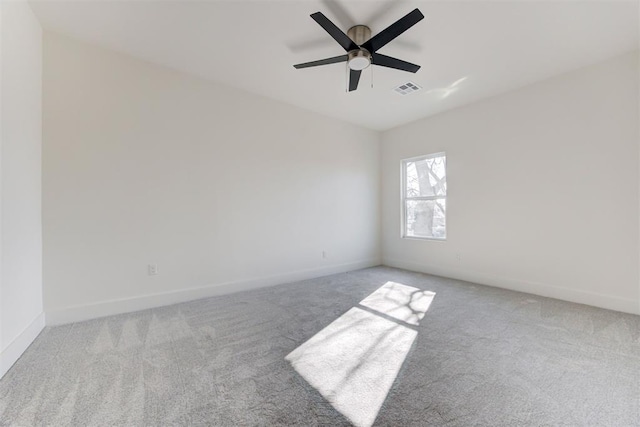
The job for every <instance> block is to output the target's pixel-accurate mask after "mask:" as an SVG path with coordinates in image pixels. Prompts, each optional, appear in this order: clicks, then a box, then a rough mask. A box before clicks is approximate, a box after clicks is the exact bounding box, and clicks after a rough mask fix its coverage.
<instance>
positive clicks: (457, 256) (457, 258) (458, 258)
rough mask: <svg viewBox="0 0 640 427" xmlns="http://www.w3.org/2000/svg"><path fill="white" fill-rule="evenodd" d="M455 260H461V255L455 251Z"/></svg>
mask: <svg viewBox="0 0 640 427" xmlns="http://www.w3.org/2000/svg"><path fill="white" fill-rule="evenodd" d="M456 261H458V262H460V261H462V256H461V255H460V252H456Z"/></svg>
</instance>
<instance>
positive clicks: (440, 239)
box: [401, 236, 447, 242]
mask: <svg viewBox="0 0 640 427" xmlns="http://www.w3.org/2000/svg"><path fill="white" fill-rule="evenodd" d="M401 238H402V239H407V240H433V241H436V242H446V241H447V238H446V237H419V236H402V237H401Z"/></svg>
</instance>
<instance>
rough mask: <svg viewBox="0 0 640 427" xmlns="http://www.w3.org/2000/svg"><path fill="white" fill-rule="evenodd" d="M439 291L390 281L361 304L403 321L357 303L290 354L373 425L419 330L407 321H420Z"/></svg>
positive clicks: (335, 400) (337, 404) (329, 396)
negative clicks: (377, 312)
mask: <svg viewBox="0 0 640 427" xmlns="http://www.w3.org/2000/svg"><path fill="white" fill-rule="evenodd" d="M434 295H435V294H434V293H433V292H424V291H421V290H419V289H416V288H412V287H409V286H404V285H401V284H398V283H393V282H387V283H386V284H385V285H383V286H382V287H380V288H379V289H378V290H376V291H375V292H374V293H372V294H371V295H369V296H368V297H367V298H365V299H364V300H363V301H362V302H361V305H363V306H365V307H367V308H368V309H369V310H377V311H379V312H380V313H383V314H384V315H386V316H390V317H393V318H396V319H399V320H401V321H402V322H398V321H394V320H390V319H389V318H386V317H383V316H381V315H377V314H375V313H372V312H370V311H368V310H363V309H361V308H358V307H353V308H351V309H350V310H349V311H347V312H346V313H345V314H343V315H342V316H340V317H339V318H338V319H336V320H334V321H333V322H332V323H331V324H330V325H328V326H327V327H326V328H324V329H323V330H321V331H320V332H318V333H317V334H316V335H314V336H313V337H311V338H310V339H309V340H308V341H306V342H305V343H304V344H302V345H300V346H299V347H298V348H296V349H295V350H293V351H292V352H291V353H289V354H288V355H287V356H286V357H285V360H287V361H288V362H289V363H291V366H292V367H293V368H294V369H295V370H296V371H297V372H298V373H299V374H300V375H301V376H302V377H303V378H304V379H305V380H306V381H307V382H308V383H309V384H310V385H311V386H312V387H314V388H315V389H316V390H317V391H318V392H319V393H320V394H321V395H322V396H323V397H324V398H325V399H326V400H327V401H328V402H329V403H330V404H331V405H332V406H333V407H334V408H335V409H336V410H337V411H338V412H340V413H341V414H342V415H344V416H345V417H346V418H347V419H349V421H351V422H352V423H353V424H354V425H356V426H358V427H368V426H371V425H372V424H373V423H374V421H375V420H376V417H377V415H378V412H379V411H380V408H381V407H382V404H383V403H384V401H385V399H386V397H387V394H388V393H389V390H390V389H391V386H392V385H393V382H394V381H395V379H396V377H397V376H398V372H399V371H400V369H401V368H402V364H403V363H404V360H405V358H406V356H407V353H408V352H409V350H410V349H411V345H412V344H413V341H414V340H415V338H416V336H417V331H416V330H415V329H413V328H412V327H409V326H406V324H403V323H404V322H406V323H409V324H413V325H417V324H418V321H419V320H420V319H422V317H424V313H425V312H426V311H427V309H428V308H429V305H430V304H431V301H432V300H433V296H434ZM365 303H366V304H365ZM401 306H406V307H405V309H402V308H401Z"/></svg>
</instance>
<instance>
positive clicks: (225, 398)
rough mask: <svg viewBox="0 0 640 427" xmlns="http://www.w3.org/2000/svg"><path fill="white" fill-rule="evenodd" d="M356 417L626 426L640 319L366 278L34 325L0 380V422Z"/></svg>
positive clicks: (446, 283)
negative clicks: (37, 330)
mask: <svg viewBox="0 0 640 427" xmlns="http://www.w3.org/2000/svg"><path fill="white" fill-rule="evenodd" d="M387 282H395V283H396V284H400V285H398V286H396V285H393V284H391V285H389V284H387ZM385 284H387V287H383V288H382V289H381V287H382V286H383V285H385ZM402 285H404V286H402ZM389 286H391V288H389ZM393 286H396V287H395V288H394V287H393ZM414 288H415V289H414ZM376 291H377V292H376ZM434 293H435V295H434ZM404 298H408V300H404ZM371 423H373V425H380V426H401V425H402V426H429V425H435V426H445V425H446V426H472V425H476V426H544V425H549V426H551V425H553V426H634V425H637V426H640V316H633V315H626V314H621V313H616V312H612V311H607V310H601V309H597V308H592V307H587V306H583V305H578V304H572V303H567V302H562V301H557V300H553V299H547V298H541V297H537V296H532V295H527V294H522V293H517V292H510V291H505V290H500V289H496V288H490V287H484V286H480V285H473V284H470V283H465V282H460V281H456V280H451V279H444V278H439V277H433V276H428V275H423V274H418V273H412V272H407V271H402V270H396V269H391V268H385V267H376V268H370V269H366V270H360V271H356V272H351V273H345V274H338V275H334V276H329V277H324V278H320V279H314V280H307V281H303V282H297V283H292V284H286V285H281V286H277V287H272V288H267V289H262V290H257V291H251V292H244V293H238V294H234V295H228V296H222V297H216V298H210V299H205V300H199V301H194V302H190V303H184V304H178V305H173V306H169V307H163V308H158V309H153V310H146V311H142V312H137V313H131V314H126V315H119V316H113V317H108V318H103V319H97V320H92V321H87V322H81V323H75V324H72V325H65V326H59V327H53V328H46V329H45V330H44V331H43V333H42V334H41V335H40V336H39V337H38V338H37V339H36V341H35V342H34V343H33V345H32V346H31V347H30V348H29V349H28V350H27V351H26V352H25V354H24V355H23V356H22V357H21V358H20V360H18V362H17V363H16V364H15V365H14V367H13V368H12V369H11V370H10V371H9V372H8V373H7V375H5V377H4V378H3V379H2V380H1V381H0V424H1V425H21V426H22V425H25V426H28V425H55V426H60V425H82V426H85V425H104V426H107V425H109V426H115V425H129V426H134V425H135V426H139V425H216V426H271V425H300V426H314V425H331V426H339V425H352V424H355V425H370V424H371Z"/></svg>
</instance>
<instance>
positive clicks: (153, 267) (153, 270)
mask: <svg viewBox="0 0 640 427" xmlns="http://www.w3.org/2000/svg"><path fill="white" fill-rule="evenodd" d="M147 273H148V274H149V276H155V275H157V274H158V264H149V265H148V266H147Z"/></svg>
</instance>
